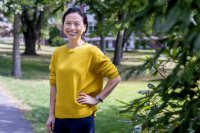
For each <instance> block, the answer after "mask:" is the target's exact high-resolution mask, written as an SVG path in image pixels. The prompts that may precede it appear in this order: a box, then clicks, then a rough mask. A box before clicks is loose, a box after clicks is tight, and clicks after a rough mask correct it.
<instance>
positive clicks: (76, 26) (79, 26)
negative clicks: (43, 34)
mask: <svg viewBox="0 0 200 133" xmlns="http://www.w3.org/2000/svg"><path fill="white" fill-rule="evenodd" d="M85 29H86V27H85V25H84V23H83V18H82V16H80V15H79V14H78V13H76V12H75V13H70V14H68V15H67V16H66V17H65V21H64V26H63V31H64V34H65V35H66V36H67V37H68V39H69V41H70V40H78V39H81V35H82V34H83V32H84V31H85Z"/></svg>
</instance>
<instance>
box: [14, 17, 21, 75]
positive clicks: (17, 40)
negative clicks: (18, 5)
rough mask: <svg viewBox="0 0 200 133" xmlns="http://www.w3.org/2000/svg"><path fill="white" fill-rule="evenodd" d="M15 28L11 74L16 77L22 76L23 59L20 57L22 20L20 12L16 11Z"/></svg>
mask: <svg viewBox="0 0 200 133" xmlns="http://www.w3.org/2000/svg"><path fill="white" fill-rule="evenodd" d="M13 25H14V28H13V35H14V40H13V52H12V72H11V74H12V75H13V76H14V77H16V78H21V76H22V72H21V59H20V49H19V45H20V32H21V21H20V14H19V13H16V14H15V16H14V24H13Z"/></svg>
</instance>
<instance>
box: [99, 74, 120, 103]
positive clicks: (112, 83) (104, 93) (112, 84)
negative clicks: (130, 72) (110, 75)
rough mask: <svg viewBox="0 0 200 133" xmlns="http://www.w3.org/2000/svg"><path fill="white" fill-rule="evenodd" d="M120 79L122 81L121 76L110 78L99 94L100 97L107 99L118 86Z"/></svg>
mask: <svg viewBox="0 0 200 133" xmlns="http://www.w3.org/2000/svg"><path fill="white" fill-rule="evenodd" d="M120 81H121V78H120V77H119V76H118V77H116V78H114V79H109V80H108V82H107V83H106V85H105V87H104V89H103V90H102V92H101V93H100V94H99V96H100V98H101V99H102V100H103V99H105V98H106V97H107V96H108V95H109V94H110V93H111V92H112V91H113V89H114V88H115V87H116V86H117V84H118V83H119V82H120Z"/></svg>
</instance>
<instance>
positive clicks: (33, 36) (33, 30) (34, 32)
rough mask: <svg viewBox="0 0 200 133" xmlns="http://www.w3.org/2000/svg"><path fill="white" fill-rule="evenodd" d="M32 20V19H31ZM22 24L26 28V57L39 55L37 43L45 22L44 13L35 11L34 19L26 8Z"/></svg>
mask: <svg viewBox="0 0 200 133" xmlns="http://www.w3.org/2000/svg"><path fill="white" fill-rule="evenodd" d="M31 18H32V19H31ZM21 20H22V24H23V26H24V29H25V30H24V31H23V35H24V41H25V46H26V47H25V51H24V53H23V54H24V55H37V53H36V41H37V39H38V38H39V35H40V32H41V28H42V22H43V20H44V11H39V10H38V9H37V8H35V9H34V14H33V17H30V16H29V13H28V9H27V8H24V9H23V12H22V17H21Z"/></svg>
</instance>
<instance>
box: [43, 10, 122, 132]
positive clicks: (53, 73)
mask: <svg viewBox="0 0 200 133" xmlns="http://www.w3.org/2000/svg"><path fill="white" fill-rule="evenodd" d="M62 22H63V31H64V34H65V35H66V36H67V38H68V42H69V43H68V44H66V45H63V46H60V47H58V48H57V49H56V50H55V51H54V53H53V55H52V58H51V63H50V66H49V68H50V76H49V80H50V85H51V90H50V110H49V118H48V120H47V123H46V127H47V130H48V132H49V133H50V132H51V131H52V130H53V131H54V133H63V132H67V133H79V132H81V133H94V116H95V115H96V111H97V108H96V105H97V104H98V103H99V102H103V100H104V99H105V98H106V97H107V96H108V95H109V94H110V93H111V92H112V90H113V89H114V88H115V87H116V85H117V84H118V83H119V82H120V80H121V79H120V76H119V74H118V70H117V68H116V67H115V66H114V65H113V64H112V62H111V61H110V59H109V58H108V57H107V56H105V55H104V54H103V53H102V52H101V50H99V49H98V48H97V47H96V46H93V45H91V44H88V43H86V42H85V41H84V39H83V36H84V34H85V33H86V31H87V28H88V22H87V17H86V14H85V13H83V12H82V11H81V10H80V9H79V8H69V9H68V10H67V12H65V14H64V15H63V21H62ZM104 77H107V78H108V81H107V84H106V85H105V87H103V78H104Z"/></svg>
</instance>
